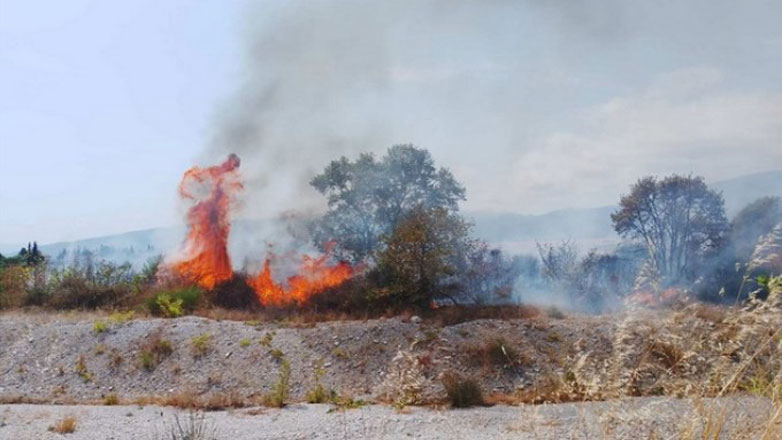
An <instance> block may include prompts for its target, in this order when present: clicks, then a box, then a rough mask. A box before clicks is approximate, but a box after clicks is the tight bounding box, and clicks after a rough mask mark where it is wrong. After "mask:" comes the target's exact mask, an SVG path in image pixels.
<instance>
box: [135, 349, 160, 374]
mask: <svg viewBox="0 0 782 440" xmlns="http://www.w3.org/2000/svg"><path fill="white" fill-rule="evenodd" d="M139 359H140V360H141V368H143V369H145V370H147V371H152V370H154V369H155V367H157V362H156V361H155V355H154V354H152V352H151V351H149V350H141V352H140V353H139Z"/></svg>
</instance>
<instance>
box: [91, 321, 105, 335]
mask: <svg viewBox="0 0 782 440" xmlns="http://www.w3.org/2000/svg"><path fill="white" fill-rule="evenodd" d="M108 329H109V327H108V326H107V325H106V323H105V322H103V321H95V322H94V323H93V324H92V331H94V332H95V333H103V332H105V331H106V330H108Z"/></svg>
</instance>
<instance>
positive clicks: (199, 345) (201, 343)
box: [190, 333, 212, 359]
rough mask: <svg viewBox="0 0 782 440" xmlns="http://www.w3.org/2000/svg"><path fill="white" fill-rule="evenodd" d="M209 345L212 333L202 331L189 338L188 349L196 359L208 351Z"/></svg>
mask: <svg viewBox="0 0 782 440" xmlns="http://www.w3.org/2000/svg"><path fill="white" fill-rule="evenodd" d="M211 345H212V335H210V334H209V333H202V334H200V335H198V336H195V337H193V339H191V340H190V351H191V352H192V353H193V357H194V358H196V359H198V358H201V357H203V356H205V355H206V354H207V353H208V352H209V349H210V348H211Z"/></svg>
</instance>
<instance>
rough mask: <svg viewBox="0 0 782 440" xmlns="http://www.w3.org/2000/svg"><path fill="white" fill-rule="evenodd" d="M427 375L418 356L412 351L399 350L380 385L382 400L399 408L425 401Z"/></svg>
mask: <svg viewBox="0 0 782 440" xmlns="http://www.w3.org/2000/svg"><path fill="white" fill-rule="evenodd" d="M424 381H425V376H424V372H423V366H422V365H421V363H420V361H419V359H418V356H416V355H415V354H414V353H412V352H410V351H399V352H397V354H396V356H394V358H393V359H392V360H391V367H390V368H389V370H388V374H386V377H385V379H384V380H383V383H382V384H381V385H380V393H379V396H380V398H381V400H383V401H386V402H389V403H391V404H393V405H394V406H396V407H398V408H402V407H404V406H407V405H420V404H421V403H423V395H422V394H423V384H424Z"/></svg>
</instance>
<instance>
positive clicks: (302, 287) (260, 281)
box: [249, 252, 353, 306]
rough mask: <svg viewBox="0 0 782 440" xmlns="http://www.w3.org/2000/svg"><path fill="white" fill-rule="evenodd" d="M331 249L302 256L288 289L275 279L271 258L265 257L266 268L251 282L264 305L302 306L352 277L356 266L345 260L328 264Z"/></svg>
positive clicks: (264, 266) (289, 279)
mask: <svg viewBox="0 0 782 440" xmlns="http://www.w3.org/2000/svg"><path fill="white" fill-rule="evenodd" d="M330 256H331V255H330V252H327V253H326V254H325V255H323V256H321V257H319V258H313V257H310V256H308V255H305V256H304V257H302V261H301V265H300V266H299V272H298V274H296V275H294V276H292V277H289V278H288V285H287V288H286V287H283V286H282V285H280V284H277V283H275V282H274V279H273V278H272V272H271V260H270V259H268V258H267V259H266V261H264V264H263V270H262V271H261V273H260V274H258V276H257V277H255V278H254V279H251V280H250V281H249V284H250V286H251V287H252V288H253V289H254V290H255V293H256V294H257V295H258V300H259V301H260V302H261V304H263V305H265V306H286V305H291V304H296V305H302V304H304V303H306V302H307V301H309V299H310V298H312V297H313V296H314V295H316V294H318V293H320V292H322V291H323V290H325V289H327V288H329V287H334V286H338V285H340V284H342V283H343V282H345V281H346V280H348V279H349V278H350V277H351V276H353V269H352V268H351V267H350V265H349V264H347V263H345V262H339V263H337V264H336V265H330V264H328V260H329V258H330Z"/></svg>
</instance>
